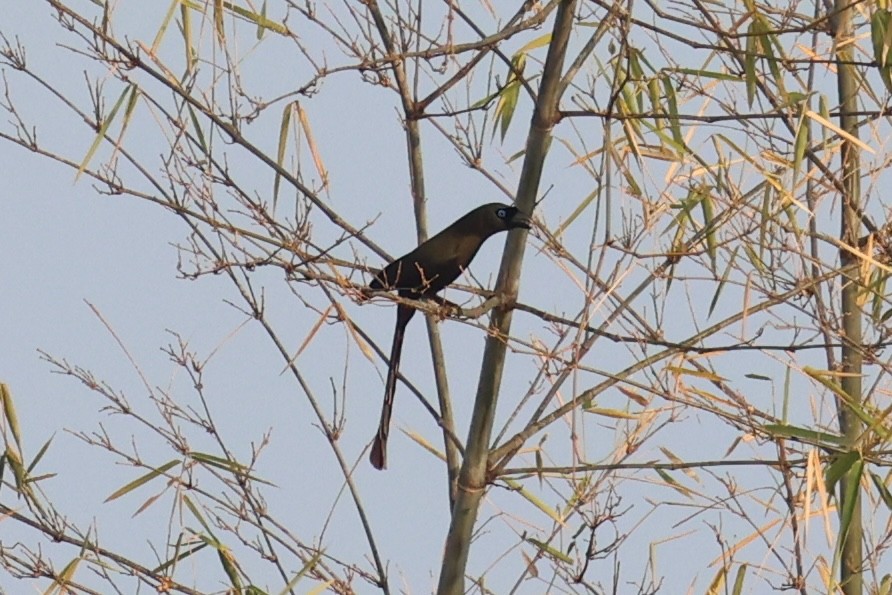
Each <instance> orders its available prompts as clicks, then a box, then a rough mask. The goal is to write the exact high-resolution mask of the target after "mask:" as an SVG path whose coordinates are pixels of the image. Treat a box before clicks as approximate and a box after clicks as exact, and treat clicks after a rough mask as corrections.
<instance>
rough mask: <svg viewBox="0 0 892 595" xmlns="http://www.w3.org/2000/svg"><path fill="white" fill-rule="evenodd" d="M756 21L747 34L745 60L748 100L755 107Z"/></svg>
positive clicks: (744, 71)
mask: <svg viewBox="0 0 892 595" xmlns="http://www.w3.org/2000/svg"><path fill="white" fill-rule="evenodd" d="M756 35H757V27H756V21H752V22H751V23H750V26H749V28H748V29H747V36H746V55H745V57H744V60H743V80H744V82H745V83H746V102H747V105H748V106H749V107H753V101H755V99H756V54H757V50H756V43H757V42H756Z"/></svg>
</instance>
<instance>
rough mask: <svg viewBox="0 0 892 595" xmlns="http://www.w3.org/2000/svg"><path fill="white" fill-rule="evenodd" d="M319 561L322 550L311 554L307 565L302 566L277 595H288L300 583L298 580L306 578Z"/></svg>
mask: <svg viewBox="0 0 892 595" xmlns="http://www.w3.org/2000/svg"><path fill="white" fill-rule="evenodd" d="M321 559H322V550H319V551H317V552H316V553H315V554H313V557H312V558H310V559H309V560H307V563H306V564H304V565H303V566H302V567H301V569H300V570H298V571H297V574H295V575H294V576H293V577H292V578H291V580H290V581H288V584H287V585H285V588H283V589H282V590H281V591H279V595H288V593H290V592H291V590H292V589H294V587H295V586H297V583H298V582H300V579H302V578H303V577H304V576H306V574H307V573H308V572H310V571H311V570H313V569H314V568H315V567H316V565H317V564H318V563H319V560H321Z"/></svg>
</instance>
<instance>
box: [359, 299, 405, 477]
mask: <svg viewBox="0 0 892 595" xmlns="http://www.w3.org/2000/svg"><path fill="white" fill-rule="evenodd" d="M414 315H415V308H413V307H411V306H405V305H402V304H400V305H399V306H397V309H396V327H395V328H394V330H393V345H392V346H391V348H390V365H389V366H388V368H387V382H386V383H385V385H384V404H383V405H382V406H381V421H380V422H379V423H378V433H377V434H375V441H374V443H373V444H372V452H371V454H370V455H369V460H370V461H371V462H372V466H374V467H375V469H384V468H386V467H387V435H388V433H389V432H390V416H391V414H392V413H393V398H394V396H395V394H396V378H397V374H399V371H400V354H402V352H403V336H404V335H405V334H406V325H407V324H409V321H410V320H411V319H412V316H414Z"/></svg>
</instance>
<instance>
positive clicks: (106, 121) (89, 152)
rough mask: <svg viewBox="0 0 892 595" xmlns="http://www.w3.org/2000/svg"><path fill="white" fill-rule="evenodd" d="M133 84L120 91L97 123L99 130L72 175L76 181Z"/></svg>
mask: <svg viewBox="0 0 892 595" xmlns="http://www.w3.org/2000/svg"><path fill="white" fill-rule="evenodd" d="M131 87H133V85H128V86H126V87H125V88H124V90H123V91H121V96H120V97H118V100H117V101H116V102H115V105H114V106H112V109H111V111H110V112H109V113H108V116H106V117H105V119H104V120H103V121H102V123H101V124H100V125H99V131H98V132H97V133H96V138H94V139H93V144H91V145H90V148H89V149H88V150H87V154H86V155H85V156H84V159H83V161H81V164H80V167H78V168H77V174H75V176H74V180H75V181H77V180H78V179H79V178H80V176H81V174H82V173H84V170H86V169H87V166H89V165H90V161H91V160H92V159H93V156H94V155H95V154H96V151H97V150H98V149H99V145H101V144H102V141H103V140H104V139H105V135H106V133H107V132H108V128H109V126H111V124H112V122H114V121H115V116H116V115H117V113H118V110H119V109H120V108H121V106H122V105H124V100H125V99H126V98H127V95H128V93H129V91H130V89H131Z"/></svg>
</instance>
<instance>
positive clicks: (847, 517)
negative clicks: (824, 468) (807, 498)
mask: <svg viewBox="0 0 892 595" xmlns="http://www.w3.org/2000/svg"><path fill="white" fill-rule="evenodd" d="M856 454H857V455H858V457H857V459H856V460H855V461H854V462H853V463H852V465H851V470H850V471H849V477H848V482H847V483H846V488H847V489H846V493H845V496H844V498H843V499H842V501H841V502H842V506H843V508H842V515H841V516H840V519H839V535H840V543H843V542H844V541H845V539H846V536H847V535H848V534H849V529H850V528H851V526H852V515H853V514H854V511H855V505H856V504H857V503H858V500H859V497H858V492H859V490H860V489H861V473H862V472H863V471H864V459H862V458H861V456H860V453H856Z"/></svg>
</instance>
